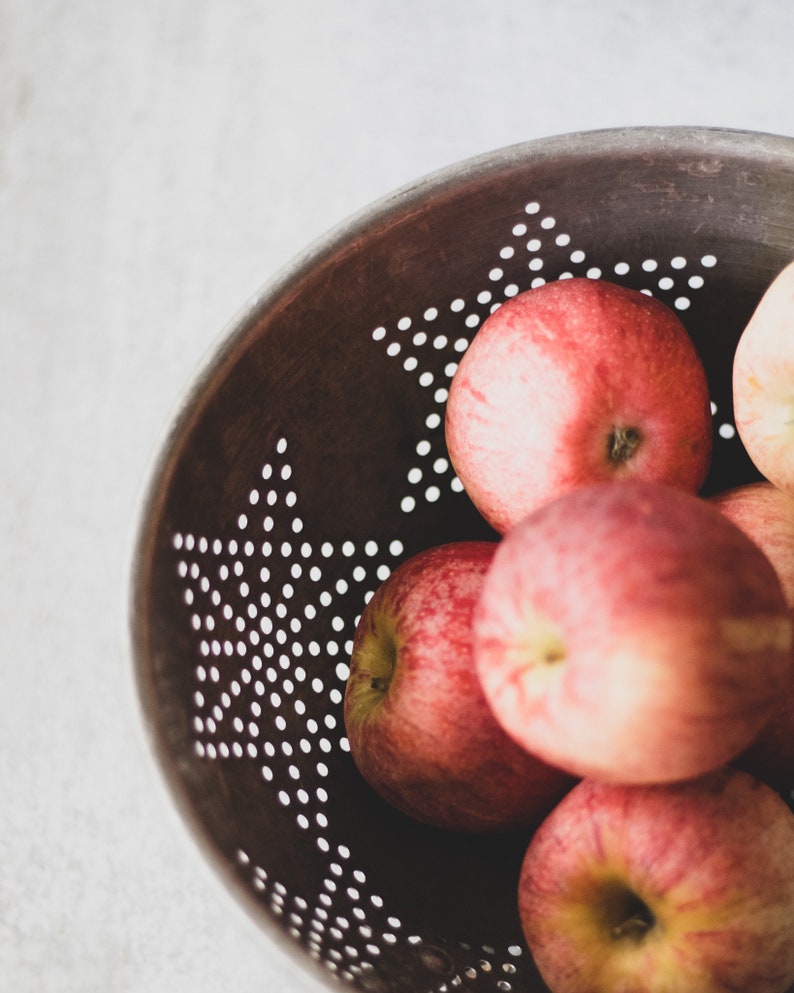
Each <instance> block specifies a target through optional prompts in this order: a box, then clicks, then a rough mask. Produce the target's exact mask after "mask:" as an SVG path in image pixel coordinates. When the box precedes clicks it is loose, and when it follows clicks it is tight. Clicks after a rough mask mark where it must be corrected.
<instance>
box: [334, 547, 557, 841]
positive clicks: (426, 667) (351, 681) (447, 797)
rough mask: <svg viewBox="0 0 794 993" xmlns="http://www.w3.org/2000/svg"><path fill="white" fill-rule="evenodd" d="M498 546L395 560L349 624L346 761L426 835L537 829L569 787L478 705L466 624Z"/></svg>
mask: <svg viewBox="0 0 794 993" xmlns="http://www.w3.org/2000/svg"><path fill="white" fill-rule="evenodd" d="M495 548H496V545H495V544H494V543H493V542H481V541H461V542H453V543H451V544H447V545H442V546H439V547H437V548H432V549H428V550H427V551H424V552H420V553H419V554H418V555H414V556H413V557H411V558H410V559H408V560H407V561H405V562H403V563H402V564H401V565H400V566H399V567H398V568H397V569H395V570H394V572H393V573H391V575H390V576H389V577H388V578H387V579H386V580H385V582H384V583H383V584H382V586H381V587H380V588H379V589H378V590H377V591H376V592H375V594H374V596H373V597H372V598H371V600H370V601H369V603H368V604H367V605H366V607H365V609H364V611H363V613H362V616H361V619H360V621H359V623H358V625H357V628H356V633H355V637H354V642H353V650H352V657H351V661H350V675H349V677H348V681H347V687H346V692H345V701H344V716H345V725H346V729H347V736H348V740H349V742H350V751H351V755H352V757H353V760H354V762H355V764H356V765H357V767H358V769H359V771H360V772H361V774H362V776H363V777H364V779H365V780H366V781H367V782H368V783H369V784H370V786H372V788H373V789H374V790H375V791H376V792H377V793H379V794H380V795H381V796H382V797H383V798H384V799H385V800H387V801H388V802H389V803H391V804H392V805H393V806H395V807H397V808H398V809H400V810H402V811H403V812H404V813H406V814H408V815H410V816H411V817H414V818H415V819H417V820H419V821H423V822H425V823H427V824H430V825H432V826H434V827H440V828H445V829H448V830H456V831H467V832H485V831H504V830H511V829H517V828H524V827H528V826H535V825H536V824H537V823H539V822H540V820H541V819H542V818H543V817H544V816H545V814H546V813H548V811H549V810H550V809H551V808H552V806H553V805H554V803H556V802H557V801H558V800H559V799H560V797H561V796H563V795H564V793H565V792H566V791H567V790H568V789H569V788H570V786H571V785H572V783H573V780H572V779H571V777H569V776H568V775H566V774H565V773H562V772H561V771H560V770H558V769H554V768H552V767H550V766H548V765H546V764H545V763H543V762H541V761H540V760H538V759H536V758H534V757H533V756H531V755H528V754H527V753H526V752H525V751H524V750H523V749H522V748H520V747H519V746H518V745H517V744H516V743H515V742H514V741H512V740H511V739H510V738H509V737H508V736H507V734H505V732H504V731H503V730H502V728H501V727H500V726H499V724H498V723H497V722H496V720H495V718H494V717H493V714H492V713H491V711H490V709H489V707H488V704H487V703H486V701H485V697H484V696H483V692H482V688H481V687H480V684H479V681H478V679H477V675H476V672H475V669H474V662H473V657H472V651H471V638H472V632H471V620H472V613H473V610H474V604H475V603H476V601H477V598H478V596H479V594H480V590H481V588H482V583H483V579H484V576H485V572H486V570H487V568H488V566H489V565H490V563H491V561H492V559H493V554H494V550H495Z"/></svg>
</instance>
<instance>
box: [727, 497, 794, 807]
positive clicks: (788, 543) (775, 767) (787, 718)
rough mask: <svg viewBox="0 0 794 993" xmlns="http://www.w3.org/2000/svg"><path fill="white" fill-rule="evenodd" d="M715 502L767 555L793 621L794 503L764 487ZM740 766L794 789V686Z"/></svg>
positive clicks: (778, 785) (782, 787)
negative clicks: (777, 577)
mask: <svg viewBox="0 0 794 993" xmlns="http://www.w3.org/2000/svg"><path fill="white" fill-rule="evenodd" d="M711 502H712V503H713V504H714V505H715V506H716V507H718V508H719V509H720V510H721V511H722V512H723V513H724V514H725V515H726V517H728V518H730V520H732V521H733V522H734V524H737V525H738V526H739V527H740V528H741V529H742V530H743V531H745V532H746V534H748V535H749V536H750V537H751V538H752V539H753V541H755V543H756V544H757V545H758V546H759V547H760V548H761V549H762V551H764V552H765V553H766V555H767V557H768V558H769V560H770V562H771V563H772V565H773V566H774V567H775V569H776V570H777V574H778V576H779V578H780V582H781V584H782V587H783V592H784V593H785V596H786V601H787V603H788V605H789V609H790V610H791V612H792V616H794V497H792V496H790V495H789V494H788V493H784V492H783V490H780V489H778V488H777V487H776V486H773V484H772V483H769V482H761V483H749V484H747V485H745V486H736V487H734V488H733V489H730V490H726V491H724V492H722V493H718V494H716V495H715V496H713V497H712V498H711ZM736 764H737V765H739V766H741V768H743V769H747V770H748V771H749V772H752V773H753V774H754V775H756V776H758V777H759V778H760V779H763V780H764V782H766V783H769V784H770V785H771V786H774V787H775V789H778V790H791V789H792V788H794V681H792V682H791V684H790V685H789V687H788V690H787V691H786V692H785V693H784V694H783V695H782V696H781V699H780V702H779V704H778V707H777V708H776V710H775V713H774V714H773V716H772V718H771V719H770V720H769V722H768V723H767V724H766V725H765V726H764V728H763V729H762V731H761V732H760V734H759V735H758V736H757V738H756V739H755V740H754V741H753V743H752V744H751V745H750V747H749V748H748V749H747V750H746V751H745V752H744V753H743V754H742V755H741V756H739V758H738V759H737V760H736Z"/></svg>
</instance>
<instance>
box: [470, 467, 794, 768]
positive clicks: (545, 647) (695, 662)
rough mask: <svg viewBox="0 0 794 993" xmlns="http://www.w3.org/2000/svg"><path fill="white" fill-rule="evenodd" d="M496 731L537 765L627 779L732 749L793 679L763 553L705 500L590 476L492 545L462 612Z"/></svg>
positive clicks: (743, 742) (773, 579)
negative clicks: (469, 616) (472, 606)
mask: <svg viewBox="0 0 794 993" xmlns="http://www.w3.org/2000/svg"><path fill="white" fill-rule="evenodd" d="M473 626H474V639H475V656H476V660H477V661H476V664H477V667H478V672H479V675H480V679H481V681H482V684H483V688H484V691H485V695H486V698H487V699H488V701H489V703H490V704H491V707H492V709H493V711H494V713H495V714H496V716H497V718H498V720H499V721H500V722H501V723H502V725H503V726H504V728H505V730H506V731H507V732H508V733H509V734H510V735H511V736H512V737H513V738H515V740H516V741H518V742H519V743H520V744H521V745H523V746H524V747H525V748H527V749H528V750H529V751H532V752H534V753H535V754H537V755H538V756H540V757H541V758H542V759H544V760H545V761H546V762H549V763H551V764H553V765H556V766H560V767H562V768H565V769H567V770H568V771H569V772H571V773H573V774H575V775H578V776H596V777H598V778H602V779H606V780H613V781H621V782H626V783H647V782H666V781H672V780H678V779H684V778H688V777H691V776H696V775H699V774H701V773H704V772H706V771H708V770H710V769H713V768H715V767H716V766H718V765H721V764H723V763H725V762H727V761H729V760H730V759H732V758H734V757H735V756H736V755H738V754H739V752H741V751H742V750H743V749H744V748H745V747H747V745H749V743H750V741H751V740H752V739H753V738H754V736H755V735H756V734H757V733H758V732H759V731H760V729H761V727H762V726H763V724H764V723H765V722H766V721H767V720H768V719H769V717H770V716H771V714H772V713H773V711H774V709H775V707H776V706H777V703H778V700H779V699H780V696H781V694H782V693H784V692H786V690H787V688H788V686H789V685H790V683H791V679H792V665H793V661H792V659H793V655H792V619H791V615H790V614H789V611H788V607H787V605H786V601H785V597H784V595H783V591H782V589H781V586H780V581H779V579H778V577H777V574H776V573H775V570H774V569H773V567H772V565H771V563H770V562H769V560H768V559H767V557H766V556H765V555H764V554H763V553H762V552H761V550H760V549H759V548H758V546H757V545H756V544H755V543H754V542H752V541H751V540H750V539H749V538H748V537H747V535H746V534H744V532H743V531H741V529H740V528H738V527H737V526H736V525H734V524H733V523H732V522H731V521H729V520H728V519H727V518H726V517H725V516H724V514H722V513H720V511H719V510H717V509H716V507H712V506H711V505H710V504H709V503H708V502H707V501H706V500H704V499H702V498H701V497H698V496H695V495H694V494H691V493H686V492H684V491H683V490H679V489H676V488H675V487H671V486H667V485H664V484H661V483H647V482H637V481H632V482H624V483H594V484H592V485H590V486H586V487H580V488H579V489H577V490H573V491H571V492H569V493H566V494H564V495H563V496H561V497H558V498H557V499H556V500H553V501H550V502H549V503H547V504H544V505H543V506H542V507H541V508H540V509H539V510H537V511H535V512H534V513H533V514H531V515H530V516H529V517H527V518H526V519H525V520H524V521H522V522H521V523H520V524H519V525H517V526H516V527H515V528H513V529H512V530H511V531H510V532H509V533H508V534H507V535H506V536H505V537H504V538H503V539H502V541H501V542H500V544H499V547H498V548H497V551H496V554H495V555H494V560H493V563H492V565H491V568H490V569H489V571H488V574H487V576H486V580H485V583H484V584H483V590H482V594H481V596H480V600H479V603H478V606H477V610H476V613H475V618H474V625H473Z"/></svg>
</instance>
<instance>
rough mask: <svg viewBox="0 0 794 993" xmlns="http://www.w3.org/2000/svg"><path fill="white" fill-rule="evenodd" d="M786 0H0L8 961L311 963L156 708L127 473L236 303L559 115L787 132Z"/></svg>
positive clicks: (197, 981) (789, 15)
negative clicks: (413, 194)
mask: <svg viewBox="0 0 794 993" xmlns="http://www.w3.org/2000/svg"><path fill="white" fill-rule="evenodd" d="M792 38H794V4H791V3H790V2H789V0H779V2H773V0H752V2H746V3H742V2H736V0H720V2H710V0H709V2H703V3H698V2H696V0H672V2H668V3H666V4H656V3H643V2H642V0H630V2H629V0H627V2H618V0H612V2H608V0H607V2H602V3H587V2H581V0H558V2H554V3H552V2H546V3H541V2H536V0H524V2H518V0H400V2H399V3H391V4H386V3H382V2H379V0H343V2H336V3H334V2H331V0H326V2H322V0H290V2H289V3H273V2H267V0H135V2H133V3H122V2H113V0H69V2H66V0H0V398H2V399H1V401H0V444H1V445H2V451H1V453H0V550H1V551H2V563H1V564H2V596H1V597H0V649H1V650H0V988H2V989H3V990H4V991H9V993H17V991H21V993H27V991H36V993H49V991H56V990H57V991H59V993H60V991H71V990H75V991H77V990H79V991H81V993H94V991H97V993H98V991H102V993H108V991H112V993H127V991H135V993H159V991H161V990H162V991H168V993H188V991H189V993H204V991H213V993H214V991H217V990H221V989H224V990H227V989H228V990H234V991H235V993H249V991H257V993H260V991H268V993H282V991H290V993H302V991H308V990H310V989H313V988H314V983H313V980H312V978H311V977H310V975H309V974H307V973H305V972H304V971H303V970H302V969H298V968H296V967H295V966H294V965H293V964H292V963H291V961H289V960H288V959H287V958H286V957H285V956H284V955H283V954H282V953H281V952H280V951H279V950H277V949H275V948H274V947H273V946H272V944H271V943H270V939H269V938H267V937H266V936H263V935H262V934H261V933H260V932H259V931H258V930H256V929H255V927H254V925H253V924H252V923H251V922H250V921H249V920H248V918H247V917H246V916H245V914H244V913H243V911H242V910H241V909H240V908H239V907H238V906H237V904H236V903H234V902H233V901H232V899H231V897H230V896H229V895H228V894H227V893H226V891H225V890H224V889H223V888H222V886H221V884H220V883H219V882H218V880H217V879H216V877H215V876H214V874H213V872H212V871H211V870H210V869H209V868H208V867H207V866H206V865H205V863H204V861H203V860H202V858H201V857H200V856H199V854H198V851H197V849H196V847H195V845H194V843H193V841H192V838H191V837H190V836H189V835H188V833H187V830H186V828H185V827H184V825H183V823H182V821H181V820H180V818H179V817H178V815H177V814H176V812H175V810H174V808H173V806H172V804H171V801H170V798H169V796H168V794H167V793H166V790H165V787H164V785H163V782H162V780H161V777H160V774H159V770H158V769H157V767H156V766H155V764H154V761H153V759H152V757H151V755H150V753H149V751H148V747H147V744H146V742H145V741H144V739H143V733H142V729H141V721H140V715H139V712H138V708H137V699H136V697H135V692H134V685H133V681H132V677H131V672H130V661H129V657H128V646H127V635H126V611H127V583H128V578H129V557H130V551H131V544H132V541H133V536H134V531H135V524H136V515H137V513H138V501H139V499H140V496H141V491H142V487H143V485H144V483H145V480H146V477H147V472H148V469H149V465H150V461H151V459H152V458H153V457H154V455H155V453H156V451H157V449H158V446H159V443H160V441H161V438H162V436H163V432H164V430H165V428H166V425H167V423H168V421H169V419H170V417H171V415H172V413H173V412H174V409H175V407H176V404H177V400H178V398H179V396H180V394H181V392H182V390H183V388H184V387H185V386H186V385H187V383H188V382H189V380H190V377H191V375H192V373H193V371H194V369H195V367H196V364H197V363H198V361H199V360H200V359H201V357H202V356H203V355H204V353H205V351H206V350H207V349H208V347H210V346H211V344H212V343H213V342H214V341H215V340H216V338H217V337H218V335H219V334H220V333H221V331H222V329H223V328H224V327H225V326H226V324H227V323H228V321H229V320H230V319H231V318H232V317H233V316H234V315H235V314H236V313H237V311H238V310H239V308H240V307H241V305H242V304H243V303H244V302H245V301H246V300H247V299H248V298H249V297H250V296H251V295H252V294H253V293H254V292H255V291H256V290H257V289H258V288H259V286H260V285H261V284H262V283H263V282H264V281H265V280H267V279H268V278H269V277H270V276H271V275H272V274H273V273H274V272H275V271H276V270H277V269H279V268H280V267H281V266H282V265H284V264H285V263H287V262H288V261H290V260H291V258H292V257H293V256H294V255H295V254H297V253H298V252H299V251H301V250H302V249H303V248H304V247H306V246H307V245H309V244H310V243H311V242H312V241H313V240H314V239H315V238H316V237H318V236H319V235H321V234H323V233H324V232H325V231H326V230H327V229H328V228H330V227H331V226H333V225H335V224H336V223H337V222H339V221H341V220H343V219H345V218H346V217H347V216H348V215H349V214H351V213H352V212H354V211H357V210H358V209H359V208H361V207H364V206H366V205H367V204H368V203H370V202H371V201H372V200H374V199H376V198H377V197H380V196H381V195H383V194H386V193H388V192H390V191H391V190H393V189H394V188H395V187H397V186H400V185H402V184H404V183H407V182H409V181H411V180H414V179H416V178H418V177H420V176H423V175H425V174H426V173H428V172H431V171H433V170H435V169H437V168H440V167H443V166H446V165H448V164H450V163H453V162H455V161H457V160H459V159H462V158H465V157H468V156H469V155H474V154H478V153H480V152H484V151H488V150H489V149H492V148H496V147H499V146H502V145H507V144H512V143H514V142H519V141H524V140H526V139H530V138H536V137H543V136H546V135H550V134H557V133H562V132H567V131H574V130H582V129H590V128H602V127H611V126H624V125H644V124H662V125H667V124H700V125H715V126H726V127H736V128H749V129H755V130H766V131H774V132H778V133H784V134H789V135H792V134H794V100H792V95H793V94H794V70H793V69H792V65H793V64H794V63H793V62H792V58H791V41H792Z"/></svg>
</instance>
